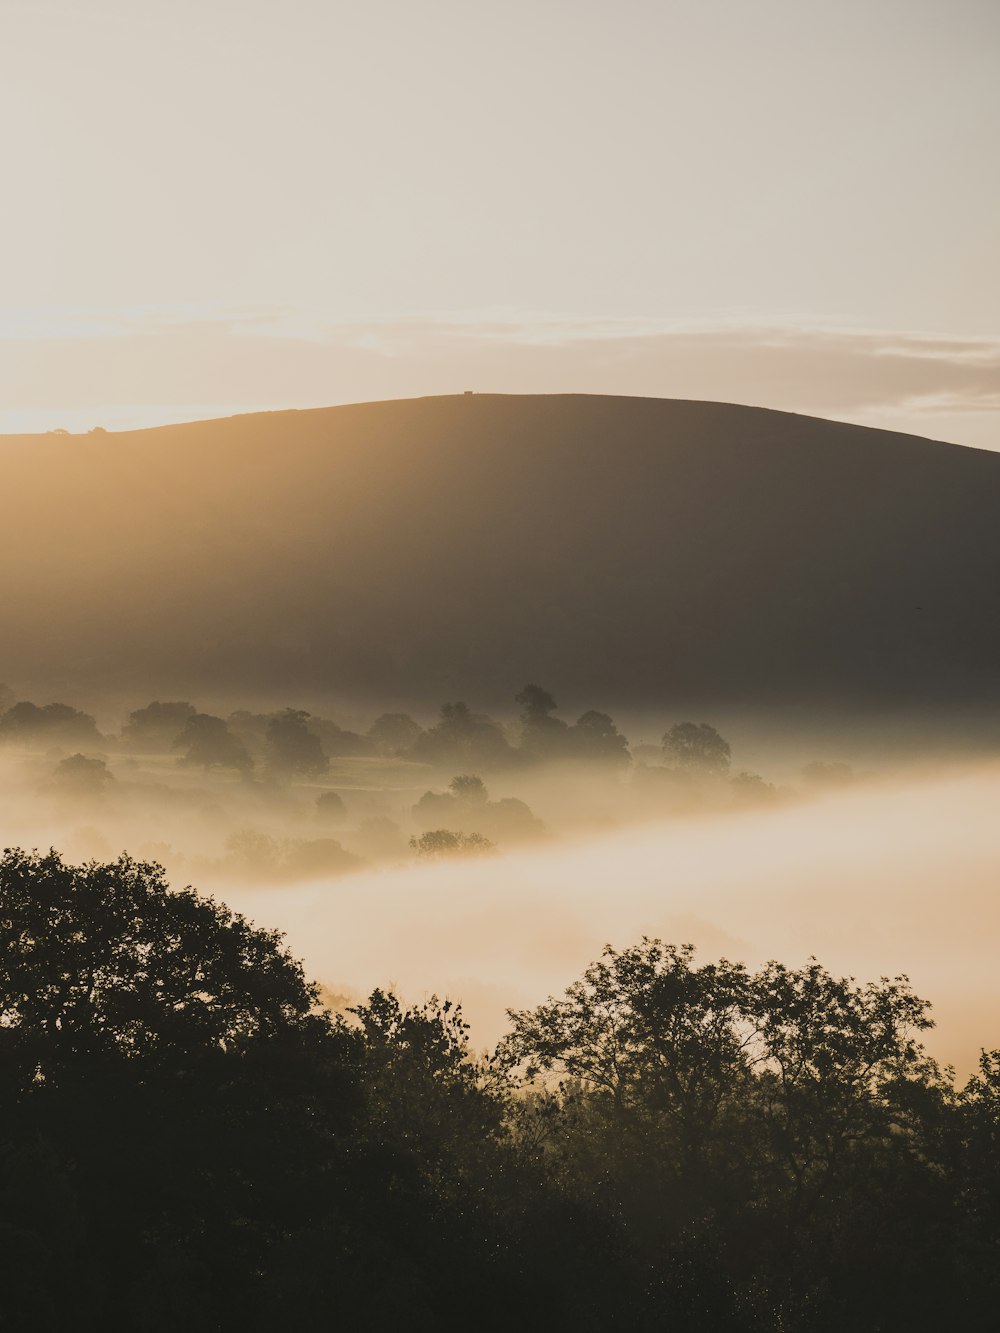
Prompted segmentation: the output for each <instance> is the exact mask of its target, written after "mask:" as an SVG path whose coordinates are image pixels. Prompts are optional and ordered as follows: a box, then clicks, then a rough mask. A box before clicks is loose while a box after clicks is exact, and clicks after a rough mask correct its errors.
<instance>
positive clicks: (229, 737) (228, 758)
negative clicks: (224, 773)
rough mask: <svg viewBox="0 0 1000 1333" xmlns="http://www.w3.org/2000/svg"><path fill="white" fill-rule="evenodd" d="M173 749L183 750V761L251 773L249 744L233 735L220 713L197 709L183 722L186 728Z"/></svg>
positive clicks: (251, 763) (251, 764)
mask: <svg viewBox="0 0 1000 1333" xmlns="http://www.w3.org/2000/svg"><path fill="white" fill-rule="evenodd" d="M172 748H173V749H175V750H183V752H184V753H183V754H182V756H181V759H180V762H181V763H182V764H189V765H191V766H192V767H195V766H197V767H200V768H205V769H208V768H233V769H236V771H237V772H240V773H249V772H250V770H251V769H252V768H253V760H252V759H251V758H250V755H249V752H248V751H247V748H246V746H245V745H244V744H243V742H242V741H241V740H240V739H239V737H238V736H234V735H233V733H232V732H231V731H230V730H229V727H228V725H227V723H226V722H225V721H223V719H222V718H221V717H213V716H212V715H211V714H210V713H195V714H194V716H193V717H189V718H188V720H187V722H186V723H185V724H184V729H183V731H182V732H181V733H180V735H179V736H178V737H177V739H176V740H175V741H174V743H173V747H172Z"/></svg>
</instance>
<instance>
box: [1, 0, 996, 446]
mask: <svg viewBox="0 0 1000 1333" xmlns="http://www.w3.org/2000/svg"><path fill="white" fill-rule="evenodd" d="M0 118H2V120H0V123H2V124H3V126H4V129H3V163H4V177H3V179H4V186H5V199H4V207H3V209H2V211H0V238H2V245H0V255H2V264H3V270H2V284H0V301H2V303H3V304H2V308H0V402H2V405H3V406H2V410H0V428H2V429H8V430H9V429H15V428H18V427H19V426H22V425H23V426H31V427H34V428H45V427H46V426H49V425H60V424H63V425H70V426H84V425H87V424H93V423H94V421H95V420H100V419H102V416H103V419H104V421H105V424H107V425H115V424H118V423H123V424H127V423H131V422H137V421H144V420H158V419H164V420H165V419H171V418H176V417H178V416H183V415H185V414H189V413H191V412H194V414H196V415H197V414H200V413H201V412H202V410H209V411H231V410H246V409H247V408H251V407H266V406H286V405H287V406H290V405H318V404H321V403H325V402H336V401H344V400H349V399H356V398H371V397H389V396H395V395H399V394H411V393H421V392H450V391H456V390H461V389H463V388H482V389H493V390H497V389H508V390H511V391H518V390H529V391H538V390H541V389H545V388H551V389H553V390H568V389H586V390H590V391H595V392H605V391H606V392H625V393H637V392H639V393H653V394H664V395H670V396H689V397H713V398H733V399H736V400H740V401H752V402H760V403H764V404H766V405H770V406H776V407H790V408H793V409H794V410H799V411H810V410H814V411H818V412H821V413H825V414H829V415H836V416H842V417H846V418H848V419H856V420H870V421H874V422H877V423H879V424H881V423H883V422H884V423H885V424H890V425H898V426H900V427H901V428H909V429H920V430H922V431H923V432H924V433H928V434H933V435H938V436H940V437H943V438H952V439H958V440H961V441H962V442H968V443H978V444H983V445H993V444H995V445H996V447H1000V429H998V425H1000V260H998V239H1000V171H998V170H997V166H996V154H997V144H998V143H1000V4H998V3H997V0H618V2H617V3H615V4H611V3H609V2H608V0H601V2H600V3H597V2H596V0H506V3H504V4H502V5H500V4H496V3H492V4H488V5H487V4H485V3H481V2H480V0H281V3H278V0H210V3H206V0H169V3H167V2H166V0H82V2H81V0H28V2H26V3H21V2H20V0H0Z"/></svg>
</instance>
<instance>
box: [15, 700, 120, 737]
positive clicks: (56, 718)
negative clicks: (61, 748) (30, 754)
mask: <svg viewBox="0 0 1000 1333" xmlns="http://www.w3.org/2000/svg"><path fill="white" fill-rule="evenodd" d="M102 739H103V738H102V737H101V734H100V732H99V731H98V730H97V723H96V722H95V721H94V719H93V718H92V717H91V716H90V714H89V713H81V712H80V711H79V709H76V708H71V707H70V705H69V704H44V705H43V706H42V707H39V706H38V705H37V704H33V703H28V702H26V701H25V702H21V703H16V704H13V705H12V706H11V707H10V708H8V709H7V710H6V712H4V713H2V714H0V740H7V741H16V742H18V743H20V744H25V745H100V744H101V742H102Z"/></svg>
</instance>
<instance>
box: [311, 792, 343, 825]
mask: <svg viewBox="0 0 1000 1333" xmlns="http://www.w3.org/2000/svg"><path fill="white" fill-rule="evenodd" d="M316 813H317V814H318V815H320V816H321V817H322V818H323V819H324V820H328V821H329V822H330V823H331V824H334V823H336V824H339V823H340V822H341V820H343V819H346V817H347V810H346V807H345V806H344V798H343V797H342V796H341V795H340V793H339V792H336V791H321V792H320V794H319V795H318V796H317V797H316Z"/></svg>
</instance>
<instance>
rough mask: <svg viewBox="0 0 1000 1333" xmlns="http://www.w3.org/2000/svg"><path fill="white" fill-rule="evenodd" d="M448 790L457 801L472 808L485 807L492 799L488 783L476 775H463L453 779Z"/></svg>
mask: <svg viewBox="0 0 1000 1333" xmlns="http://www.w3.org/2000/svg"><path fill="white" fill-rule="evenodd" d="M448 790H449V791H450V792H451V794H452V796H454V797H455V799H456V800H459V801H464V802H465V803H466V805H471V806H482V805H485V804H486V803H487V801H488V800H489V798H490V794H489V792H488V791H487V790H486V783H485V782H484V781H483V780H482V778H480V777H477V776H476V775H475V774H474V773H462V774H459V776H458V777H455V778H452V780H451V782H449V784H448Z"/></svg>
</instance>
